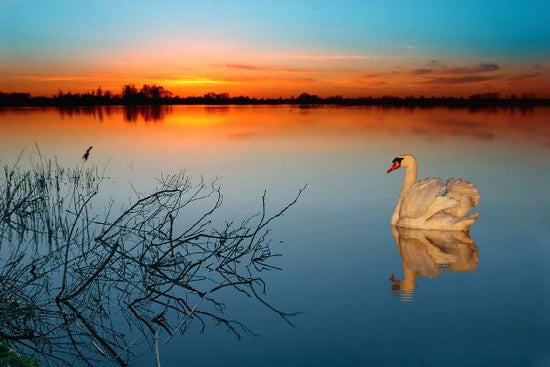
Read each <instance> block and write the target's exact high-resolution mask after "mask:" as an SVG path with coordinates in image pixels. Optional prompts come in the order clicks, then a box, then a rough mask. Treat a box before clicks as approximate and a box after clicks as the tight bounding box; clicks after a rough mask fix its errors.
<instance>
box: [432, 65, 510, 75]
mask: <svg viewBox="0 0 550 367" xmlns="http://www.w3.org/2000/svg"><path fill="white" fill-rule="evenodd" d="M499 69H500V66H499V65H497V64H493V63H486V64H479V65H477V66H475V67H467V66H463V67H456V68H451V69H447V68H445V69H443V70H441V71H440V74H442V75H464V74H477V73H485V72H491V71H497V70H499Z"/></svg>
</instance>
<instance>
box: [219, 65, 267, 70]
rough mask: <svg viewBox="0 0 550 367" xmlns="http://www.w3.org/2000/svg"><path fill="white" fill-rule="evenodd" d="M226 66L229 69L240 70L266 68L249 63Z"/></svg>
mask: <svg viewBox="0 0 550 367" xmlns="http://www.w3.org/2000/svg"><path fill="white" fill-rule="evenodd" d="M224 66H225V67H226V68H228V69H238V70H265V68H263V67H260V66H256V65H248V64H225V65H224Z"/></svg>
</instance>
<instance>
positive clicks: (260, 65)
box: [0, 0, 550, 97]
mask: <svg viewBox="0 0 550 367" xmlns="http://www.w3.org/2000/svg"><path fill="white" fill-rule="evenodd" d="M548 14H550V2H549V1H547V0H546V1H543V0H540V1H525V0H523V1H489V0H487V1H482V0H476V1H469V0H462V1H455V0H449V1H427V0H426V1H422V0H415V1H413V0H410V1H399V0H394V1H368V0H362V1H351V0H350V1H345V0H340V1H328V0H327V1H315V0H311V1H298V0H294V1H286V0H278V1H264V0H255V1H247V0H242V1H232V0H226V1H211V0H203V1H186V0H183V1H168V0H166V1H160V0H159V1H155V2H153V1H126V0H109V1H104V0H95V1H89V0H88V1H80V0H72V1H68V0H67V1H60V0H49V1H38V0H37V1H31V0H18V1H12V0H0V91H4V92H14V91H27V92H31V93H32V94H34V95H53V94H56V93H57V92H58V91H59V90H62V91H65V92H66V91H72V92H85V91H89V90H93V89H96V88H97V87H99V86H101V87H102V89H103V90H107V89H108V90H111V91H113V92H114V93H118V92H119V91H120V90H121V88H122V86H123V85H124V84H128V83H134V84H136V85H138V86H140V85H142V84H144V83H148V84H160V85H162V86H164V87H165V88H166V89H168V90H170V91H172V92H173V93H174V94H177V95H180V96H188V95H194V96H196V95H203V94H205V93H208V92H215V93H229V94H230V95H232V96H238V95H249V96H255V97H280V96H282V97H289V96H293V95H298V94H300V93H302V92H308V93H312V94H318V95H321V96H332V95H342V96H349V97H354V96H381V95H397V96H406V95H415V96H420V95H424V96H468V95H471V94H474V93H486V92H500V93H501V94H504V95H509V94H517V95H523V94H535V95H537V96H541V97H550V22H549V21H548Z"/></svg>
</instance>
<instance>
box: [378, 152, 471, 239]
mask: <svg viewBox="0 0 550 367" xmlns="http://www.w3.org/2000/svg"><path fill="white" fill-rule="evenodd" d="M392 163H393V164H392V166H391V167H390V169H388V172H387V173H390V172H392V171H395V170H396V169H398V168H400V167H403V168H404V169H405V180H404V182H403V188H402V189H401V195H399V200H398V201H397V205H396V207H395V210H394V212H393V215H392V218H391V224H393V225H396V226H398V227H405V228H419V229H442V230H453V231H468V230H469V229H470V226H471V225H472V224H474V222H475V220H476V218H477V217H479V213H473V214H472V215H470V216H467V215H466V214H467V213H468V211H470V209H472V208H473V207H475V206H476V205H477V204H478V203H479V198H480V196H479V192H478V190H477V188H476V187H475V186H474V184H473V183H471V182H469V181H465V180H462V179H454V178H450V179H449V180H447V182H446V183H445V184H443V183H442V182H441V180H440V179H439V178H434V177H432V178H427V179H425V180H421V181H417V171H418V165H417V163H416V159H415V158H414V156H413V155H412V154H401V155H399V156H397V157H396V158H395V159H394V160H393V161H392Z"/></svg>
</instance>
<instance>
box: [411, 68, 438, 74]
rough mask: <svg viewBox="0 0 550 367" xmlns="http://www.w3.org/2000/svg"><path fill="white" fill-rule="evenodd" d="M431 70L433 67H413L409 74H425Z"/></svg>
mask: <svg viewBox="0 0 550 367" xmlns="http://www.w3.org/2000/svg"><path fill="white" fill-rule="evenodd" d="M432 71H434V69H414V70H413V71H411V74H412V75H425V74H430V73H431V72H432Z"/></svg>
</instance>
